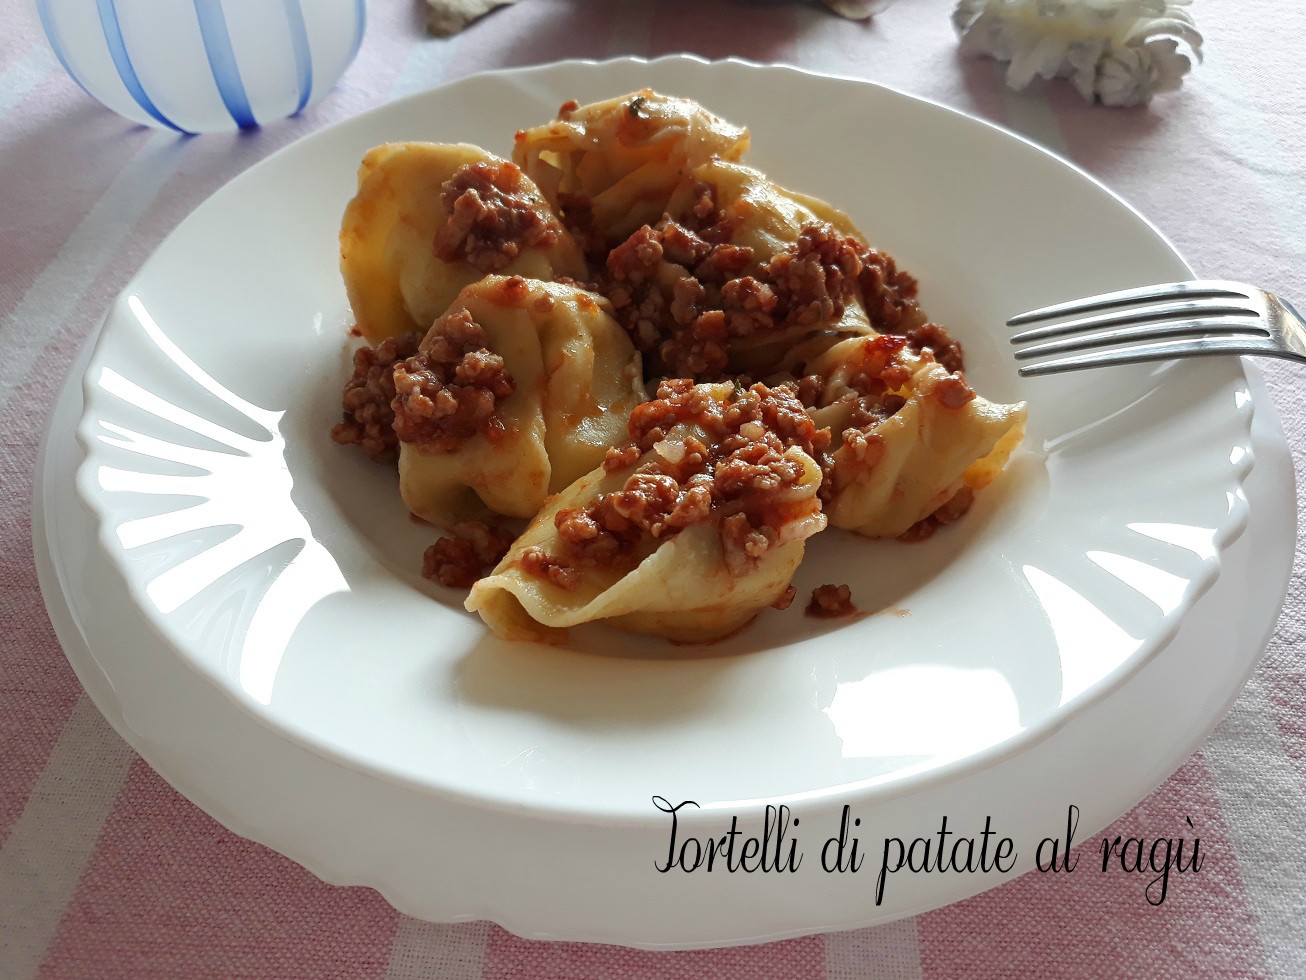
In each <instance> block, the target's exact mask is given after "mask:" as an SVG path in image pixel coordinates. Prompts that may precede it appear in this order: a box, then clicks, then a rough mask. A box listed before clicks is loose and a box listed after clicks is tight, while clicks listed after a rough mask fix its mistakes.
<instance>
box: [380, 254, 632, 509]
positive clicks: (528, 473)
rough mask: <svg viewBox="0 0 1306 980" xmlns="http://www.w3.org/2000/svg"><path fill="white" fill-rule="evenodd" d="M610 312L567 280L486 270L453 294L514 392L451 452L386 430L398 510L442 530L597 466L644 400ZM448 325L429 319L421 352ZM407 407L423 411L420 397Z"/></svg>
mask: <svg viewBox="0 0 1306 980" xmlns="http://www.w3.org/2000/svg"><path fill="white" fill-rule="evenodd" d="M609 309H610V308H609V307H608V304H607V302H606V301H605V300H603V299H602V298H601V297H599V296H596V295H594V294H592V293H588V292H586V291H585V290H583V289H580V288H578V287H575V286H571V285H563V284H561V283H549V282H540V281H536V280H526V279H522V278H520V277H515V276H511V277H505V276H487V277H485V278H484V279H482V280H480V281H478V282H476V283H474V284H472V285H470V286H468V287H466V288H465V289H463V290H462V292H461V293H459V294H458V296H457V298H456V299H455V301H454V303H453V305H452V307H451V314H459V315H462V314H465V316H463V320H468V319H469V320H470V321H472V322H473V323H474V324H475V325H477V326H478V327H479V328H480V330H481V331H483V335H484V349H485V351H488V352H490V353H491V354H493V355H495V356H497V357H498V358H502V362H503V369H504V371H506V373H507V376H508V377H509V378H510V379H511V385H512V387H513V390H512V392H511V393H510V394H508V395H506V396H504V397H502V398H501V399H500V400H499V401H497V403H496V404H495V406H494V411H495V416H494V419H493V420H492V422H493V424H490V425H487V426H484V427H483V428H484V431H478V432H477V433H476V434H474V435H471V436H470V437H468V438H465V439H463V440H462V441H461V442H460V443H459V444H458V445H457V446H456V447H453V448H452V449H451V451H439V448H436V451H423V447H422V446H421V445H420V444H419V443H420V440H418V439H415V438H412V437H411V434H410V437H409V438H405V435H406V434H407V433H406V431H405V430H404V427H403V425H402V423H401V424H399V425H397V426H396V431H397V433H398V434H399V436H400V442H399V481H400V482H399V488H400V493H401V494H402V496H403V499H404V502H405V503H406V504H407V505H408V508H409V510H411V511H412V512H413V513H414V514H416V515H417V516H419V517H421V518H423V519H425V520H428V521H430V522H432V523H433V524H438V525H440V526H443V527H448V526H450V525H452V524H453V523H455V522H457V521H460V520H467V519H483V518H485V517H487V516H489V515H491V514H500V515H505V516H509V517H521V518H528V517H533V516H534V515H535V513H536V512H537V511H538V510H539V509H540V507H542V506H543V504H544V501H545V498H546V497H547V496H548V495H549V494H550V493H554V492H556V491H558V490H561V489H562V488H564V487H566V486H567V485H568V484H570V483H572V482H573V481H574V480H576V479H577V478H578V477H579V476H581V475H583V474H584V473H586V472H588V471H589V470H591V469H593V468H594V467H595V466H598V465H599V463H601V462H602V460H603V457H604V455H605V453H606V452H607V449H608V446H610V445H612V444H613V443H615V442H619V441H621V440H622V439H623V438H624V435H625V427H626V419H627V417H628V416H629V414H630V412H631V410H632V409H633V408H634V407H635V406H636V405H638V404H639V403H641V402H642V401H644V400H645V398H646V397H647V396H646V394H645V391H644V387H643V383H642V380H641V370H640V362H639V354H638V353H636V351H635V350H634V348H633V347H632V346H631V344H630V341H629V340H628V339H627V338H626V335H625V334H624V333H623V332H622V330H621V328H620V327H619V326H617V324H616V323H615V322H614V321H613V320H612V317H611V316H610V315H609ZM450 321H451V317H450V316H448V315H447V316H445V317H442V318H441V319H440V320H437V321H436V323H435V324H434V325H433V326H432V328H431V330H430V332H429V333H428V334H427V336H426V338H425V339H424V340H423V341H422V349H423V351H431V350H432V348H433V345H435V344H437V343H440V342H441V341H442V338H443V340H444V342H446V343H447V342H448V339H449V329H448V328H449V325H450ZM457 353H458V352H457V351H455V354H457ZM410 363H411V362H410ZM467 363H468V362H467V361H466V359H464V361H463V363H462V364H461V365H460V366H459V371H460V372H461V373H460V374H459V375H458V376H456V377H455V378H454V380H453V382H452V383H453V384H454V385H455V386H456V385H457V384H459V383H460V379H461V377H462V376H463V375H465V374H466V373H467V370H465V369H464V366H465V365H466V364H467ZM436 387H437V388H438V386H436ZM452 393H453V394H458V392H457V391H456V390H453V391H452ZM423 395H424V396H425V397H426V398H427V399H428V401H431V400H433V399H438V398H439V397H440V394H439V392H438V390H437V391H436V393H435V395H431V394H430V393H429V392H422V393H419V394H418V395H415V396H414V397H415V398H416V397H421V396H423ZM417 405H418V406H420V407H422V408H423V410H427V409H425V405H426V402H418V403H417ZM427 411H429V410H427ZM401 414H402V413H401ZM454 417H455V418H457V416H456V413H455V416H454ZM427 441H428V442H430V441H432V440H427ZM428 448H430V447H428ZM444 448H446V449H448V447H444Z"/></svg>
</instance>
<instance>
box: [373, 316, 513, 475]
mask: <svg viewBox="0 0 1306 980" xmlns="http://www.w3.org/2000/svg"><path fill="white" fill-rule="evenodd" d="M485 342H486V341H485V331H484V330H482V329H481V326H480V324H478V323H477V322H476V321H475V320H473V319H472V316H471V314H470V313H469V312H468V311H467V310H465V309H463V310H455V311H453V312H450V313H446V314H445V315H444V316H442V317H441V318H440V319H439V320H436V321H435V323H434V324H433V325H432V327H431V332H430V333H429V334H427V337H426V339H425V340H424V341H422V346H421V349H420V350H418V351H417V352H416V353H415V354H414V355H413V356H411V357H408V358H406V359H405V360H403V361H400V362H398V363H396V364H395V365H394V391H395V397H394V401H393V402H392V405H393V408H394V431H395V435H396V436H397V437H398V439H399V441H400V442H404V443H410V444H412V445H413V447H414V448H415V449H417V451H418V452H421V453H427V454H434V453H451V452H455V451H456V450H457V449H458V448H459V447H460V446H462V444H463V443H464V442H466V441H467V440H468V439H470V438H471V437H472V436H475V435H477V434H484V435H485V436H486V438H488V439H491V440H494V439H496V438H498V437H499V436H500V435H502V433H503V431H504V429H503V423H502V422H501V421H500V420H499V416H498V412H497V409H498V405H499V402H501V401H502V400H503V399H505V398H507V397H508V396H509V395H511V394H512V393H513V392H514V391H516V390H517V384H516V382H515V381H514V380H513V377H512V375H511V374H510V373H509V372H508V369H507V367H506V366H505V365H504V363H503V358H502V357H500V356H499V355H498V354H494V353H491V352H490V351H489V350H487V349H486V347H485Z"/></svg>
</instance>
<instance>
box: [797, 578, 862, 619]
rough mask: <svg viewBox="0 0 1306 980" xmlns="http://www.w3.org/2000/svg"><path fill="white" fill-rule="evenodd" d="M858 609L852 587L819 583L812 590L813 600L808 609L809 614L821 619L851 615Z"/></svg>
mask: <svg viewBox="0 0 1306 980" xmlns="http://www.w3.org/2000/svg"><path fill="white" fill-rule="evenodd" d="M856 611H857V607H856V606H854V605H853V594H852V589H850V588H848V586H846V585H818V586H817V587H816V588H814V589H813V590H812V601H811V602H809V603H808V604H807V609H806V612H807V615H809V616H817V617H820V618H821V619H835V618H837V617H839V616H851V615H852V614H853V613H855V612H856Z"/></svg>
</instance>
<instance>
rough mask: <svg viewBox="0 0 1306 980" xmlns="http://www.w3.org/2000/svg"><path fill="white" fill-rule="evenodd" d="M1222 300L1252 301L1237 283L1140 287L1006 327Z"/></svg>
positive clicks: (1036, 313)
mask: <svg viewBox="0 0 1306 980" xmlns="http://www.w3.org/2000/svg"><path fill="white" fill-rule="evenodd" d="M1221 296H1234V297H1238V298H1240V299H1251V298H1252V297H1251V296H1249V295H1248V294H1247V291H1246V290H1245V289H1243V288H1241V287H1240V286H1239V284H1238V283H1234V282H1224V281H1220V280H1197V281H1194V282H1170V283H1162V284H1161V285H1158V286H1139V287H1137V288H1135V289H1121V290H1117V291H1116V292H1113V293H1102V294H1100V295H1098V296H1087V297H1084V298H1082V299H1075V300H1070V301H1069V302H1066V303H1057V304H1055V305H1053V306H1044V307H1042V308H1040V309H1037V310H1030V311H1029V312H1028V313H1019V314H1017V315H1016V316H1013V317H1012V318H1011V319H1010V320H1008V321H1007V326H1009V327H1018V326H1021V325H1022V324H1026V323H1034V322H1036V321H1038V320H1050V319H1052V318H1053V317H1059V316H1068V315H1070V314H1076V313H1092V312H1093V311H1095V310H1106V309H1111V308H1112V307H1115V306H1131V305H1133V304H1136V303H1146V302H1151V301H1153V300H1166V299H1213V298H1216V297H1221Z"/></svg>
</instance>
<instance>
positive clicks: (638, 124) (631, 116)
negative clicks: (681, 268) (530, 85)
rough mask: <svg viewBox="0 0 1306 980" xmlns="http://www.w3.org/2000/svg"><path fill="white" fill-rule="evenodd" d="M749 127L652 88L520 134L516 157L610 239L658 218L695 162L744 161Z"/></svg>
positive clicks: (573, 110) (570, 108) (557, 199)
mask: <svg viewBox="0 0 1306 980" xmlns="http://www.w3.org/2000/svg"><path fill="white" fill-rule="evenodd" d="M747 149H748V130H747V129H744V128H742V127H740V126H734V125H731V124H730V123H728V122H726V121H725V120H723V119H719V118H718V117H716V116H714V115H712V114H711V113H710V112H708V111H707V110H706V109H704V108H703V107H702V106H700V105H699V104H698V103H697V102H692V101H690V100H689V99H677V98H672V97H670V96H666V95H659V94H658V93H656V92H654V91H652V90H651V89H643V90H641V91H639V92H632V93H630V94H629V95H623V96H621V97H620V98H617V99H608V100H606V101H604V102H595V103H593V104H591V105H587V106H576V105H575V103H569V104H568V105H567V106H564V107H563V109H562V110H561V111H560V113H559V117H558V118H557V119H556V120H554V121H553V122H550V123H545V124H544V125H542V126H536V127H535V128H533V129H527V130H524V131H522V132H519V133H518V134H517V138H516V144H515V147H514V149H513V160H515V161H516V162H517V164H518V165H520V166H521V167H522V169H523V170H525V171H526V173H527V174H528V175H529V176H530V178H531V179H532V180H533V181H535V183H536V184H537V185H538V186H539V188H540V190H541V191H543V193H544V195H545V197H547V198H548V199H549V201H550V202H551V203H552V204H553V205H554V206H555V207H557V208H558V209H559V211H560V212H562V213H563V214H564V215H566V214H568V212H569V211H570V212H571V213H572V214H574V215H577V217H578V220H581V218H583V221H584V223H585V224H587V225H588V226H589V227H590V228H592V230H593V231H594V233H595V234H596V236H597V237H598V238H599V239H600V240H601V241H606V242H607V243H608V244H609V245H614V244H616V243H617V242H620V241H621V240H622V239H624V238H626V237H627V236H628V235H630V233H631V232H633V231H634V230H635V229H636V228H638V227H639V226H640V225H644V224H650V223H652V222H655V221H657V220H658V218H660V217H661V216H662V212H663V211H664V210H666V205H667V201H668V199H669V198H670V197H671V194H672V192H673V191H674V190H675V189H676V186H677V185H678V184H679V183H680V180H681V178H682V177H683V176H684V174H685V173H686V171H688V170H689V169H690V168H692V167H695V166H698V165H699V164H701V163H705V162H707V161H708V160H710V159H712V158H714V157H720V158H722V159H725V160H738V159H739V158H740V157H741V156H743V154H744V153H745V151H747Z"/></svg>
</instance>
